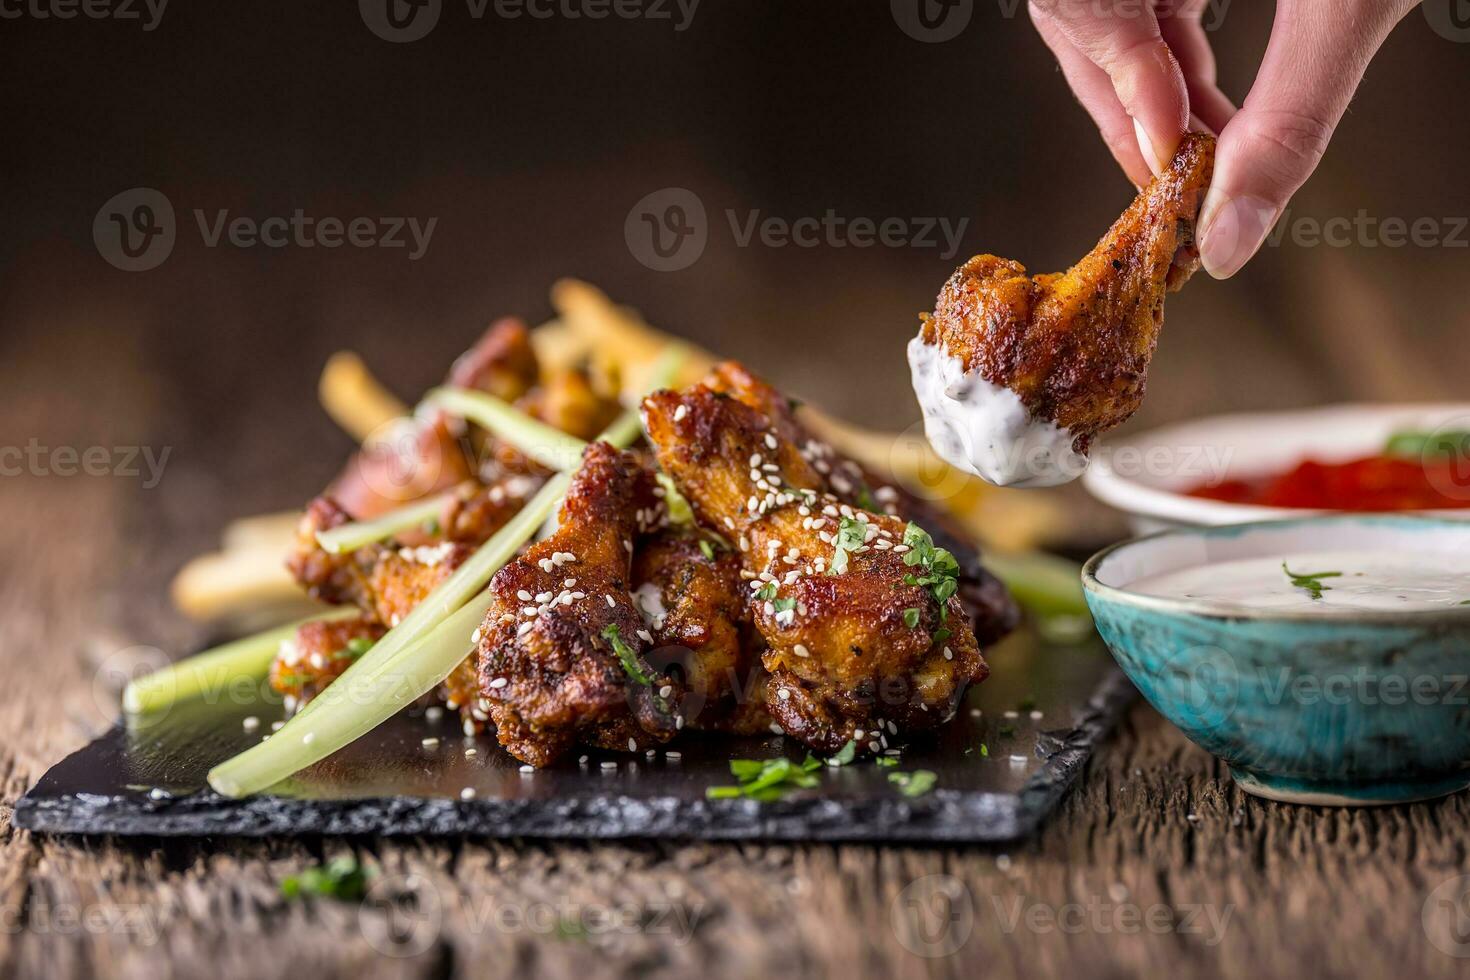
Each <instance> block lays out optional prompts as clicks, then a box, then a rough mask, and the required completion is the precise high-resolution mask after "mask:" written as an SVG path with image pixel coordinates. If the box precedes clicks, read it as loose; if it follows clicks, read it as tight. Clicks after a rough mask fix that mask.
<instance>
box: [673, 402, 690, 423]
mask: <svg viewBox="0 0 1470 980" xmlns="http://www.w3.org/2000/svg"><path fill="white" fill-rule="evenodd" d="M688 414H689V406H688V405H680V406H679V407H678V408H676V409H674V421H675V422H682V421H684V416H686V415H688Z"/></svg>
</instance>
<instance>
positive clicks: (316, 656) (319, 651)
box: [270, 616, 386, 707]
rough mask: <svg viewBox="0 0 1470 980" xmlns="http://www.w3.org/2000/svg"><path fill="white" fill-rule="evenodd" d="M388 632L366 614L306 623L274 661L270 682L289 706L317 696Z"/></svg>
mask: <svg viewBox="0 0 1470 980" xmlns="http://www.w3.org/2000/svg"><path fill="white" fill-rule="evenodd" d="M384 632H386V630H384V628H383V626H382V624H380V623H376V622H374V621H373V620H372V619H370V618H368V617H367V616H361V617H358V618H356V619H339V620H332V621H329V622H324V621H321V620H317V621H315V622H311V623H303V624H302V625H301V627H300V628H299V629H298V630H297V631H296V635H295V636H294V637H292V638H291V639H290V640H287V641H286V642H285V643H282V644H281V650H280V652H279V653H278V654H277V655H276V658H275V660H274V661H272V662H271V671H270V685H271V688H272V689H274V690H275V691H277V692H279V693H280V694H284V695H286V697H287V698H288V699H290V700H288V701H287V705H288V707H295V706H296V705H298V704H305V703H306V702H307V701H309V700H311V699H312V698H314V697H316V695H318V694H320V693H321V692H322V689H323V688H325V687H326V686H327V685H328V684H330V683H332V681H334V680H336V679H337V678H338V677H339V676H341V674H342V672H343V671H344V670H346V669H347V668H348V667H350V666H352V662H353V661H354V660H356V659H357V658H358V657H360V656H362V654H363V653H365V652H366V651H367V649H368V648H369V647H371V646H372V645H373V644H374V643H376V642H377V641H378V639H379V638H380V637H381V636H382V635H383V633H384Z"/></svg>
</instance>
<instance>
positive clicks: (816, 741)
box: [643, 385, 987, 752]
mask: <svg viewBox="0 0 1470 980" xmlns="http://www.w3.org/2000/svg"><path fill="white" fill-rule="evenodd" d="M643 413H644V425H645V430H646V431H647V433H648V435H649V438H650V440H651V441H652V442H653V444H654V446H655V448H656V450H657V453H658V459H659V463H660V465H661V466H662V467H663V469H664V471H665V472H666V473H668V474H669V475H670V476H671V477H672V478H673V480H674V481H675V483H677V484H678V486H679V489H680V490H681V492H682V493H683V494H684V496H685V497H687V498H688V499H689V502H690V504H691V506H692V507H693V508H694V510H695V512H696V514H697V516H698V517H699V519H700V521H701V522H702V523H704V524H706V525H708V526H710V527H715V528H721V529H723V533H725V534H726V536H727V537H730V538H732V539H734V540H735V541H736V542H737V544H738V550H739V553H740V556H741V561H742V571H743V574H744V576H745V577H747V578H748V579H750V582H749V587H750V589H751V591H752V595H753V599H754V602H753V604H752V618H753V621H754V623H755V626H756V628H757V629H758V630H759V631H760V633H761V634H762V636H763V637H764V638H765V640H766V643H767V646H768V649H767V651H766V652H765V654H764V655H763V657H762V660H763V663H764V664H765V666H766V668H767V670H768V671H769V672H770V674H771V680H770V682H769V683H768V685H767V691H768V695H767V699H766V703H767V707H768V709H769V710H770V712H771V714H772V716H773V717H774V718H775V719H776V721H777V723H778V724H779V725H780V726H781V728H782V729H783V730H784V731H785V732H786V733H787V734H788V735H791V736H793V737H795V738H798V739H800V740H801V741H803V742H805V743H806V744H808V745H810V746H812V747H813V748H817V749H819V750H824V751H836V750H837V749H840V748H841V747H842V746H843V745H844V744H845V743H846V742H847V741H849V740H855V741H857V742H858V743H859V745H860V747H861V748H862V749H864V750H865V751H873V752H876V751H881V750H882V749H884V748H886V747H887V746H888V740H889V736H890V735H896V734H898V733H899V732H900V731H905V732H907V731H908V730H913V729H924V728H931V727H933V726H934V725H937V724H939V723H940V722H942V721H944V720H946V719H948V718H949V717H950V716H951V715H952V714H953V711H954V708H955V706H956V705H957V703H958V700H959V697H960V696H961V694H962V693H963V692H964V689H965V687H966V685H968V684H970V683H974V682H977V681H980V680H982V679H983V678H984V677H985V675H986V673H987V668H986V665H985V662H984V660H983V659H982V658H981V656H980V651H979V647H978V645H977V644H976V642H975V636H974V633H973V631H972V630H971V628H970V625H969V623H968V622H966V620H965V616H964V611H963V609H962V608H961V606H960V604H959V602H958V600H957V599H956V598H955V597H954V590H955V583H954V579H953V569H952V568H949V567H945V568H943V569H941V568H938V567H934V566H932V565H926V564H911V561H914V560H915V559H906V558H905V555H906V554H907V553H908V552H909V551H911V550H914V548H915V545H914V543H913V536H912V535H911V534H909V533H908V530H907V527H906V525H905V523H904V522H903V521H901V520H899V519H897V518H895V517H891V516H888V515H884V514H875V513H872V512H869V511H866V510H864V509H862V508H857V507H853V506H851V505H850V504H846V503H843V502H842V501H840V500H838V498H837V497H836V496H834V495H833V494H830V493H827V492H825V491H823V490H822V489H821V487H822V479H821V476H820V474H819V473H818V472H817V470H816V469H814V467H813V465H812V464H811V463H810V462H808V460H807V459H806V458H805V457H804V456H803V455H802V453H801V451H800V448H799V447H798V446H797V445H796V444H794V443H793V442H792V441H791V438H790V436H791V433H790V432H789V431H783V426H782V425H781V423H780V421H779V420H775V421H773V420H772V419H771V418H769V417H768V416H767V415H765V414H764V413H762V412H760V411H757V410H756V409H754V408H752V407H751V406H750V405H747V404H745V403H744V402H742V401H740V400H738V399H736V398H734V397H731V396H729V395H728V394H725V393H723V392H718V391H715V390H712V389H711V388H709V387H706V386H703V385H699V386H695V387H694V388H692V389H690V390H689V391H686V392H683V393H676V392H672V391H661V392H656V393H655V394H653V395H651V396H649V397H648V398H647V399H646V400H645V401H644V404H643ZM925 537H926V538H927V536H925ZM929 547H930V555H929V557H930V558H931V559H932V558H933V557H934V555H933V549H932V543H931V545H930V546H929ZM949 561H950V562H953V559H952V558H950V559H949ZM931 577H932V579H933V581H932V582H931V581H927V580H928V579H930V578H931ZM921 579H924V580H925V581H921ZM946 580H947V581H948V582H949V583H950V584H949V585H947V586H943V585H939V584H938V583H939V582H940V581H946Z"/></svg>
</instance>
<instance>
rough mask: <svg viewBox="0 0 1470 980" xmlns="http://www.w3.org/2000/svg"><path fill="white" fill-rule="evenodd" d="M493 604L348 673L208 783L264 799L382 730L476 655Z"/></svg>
mask: <svg viewBox="0 0 1470 980" xmlns="http://www.w3.org/2000/svg"><path fill="white" fill-rule="evenodd" d="M494 601H495V597H494V594H493V593H491V592H490V590H488V589H487V590H485V591H484V592H482V593H480V594H479V595H478V596H476V597H475V598H474V599H472V600H470V601H469V602H468V603H466V604H465V605H464V607H463V608H461V609H460V610H459V611H458V612H456V613H454V615H452V616H450V617H449V618H448V619H445V620H444V621H443V622H441V623H440V624H439V625H438V626H437V627H435V628H434V629H433V630H432V631H431V632H430V633H429V634H428V635H427V636H425V637H424V638H423V639H421V640H419V641H418V642H417V643H415V644H413V645H412V646H411V647H410V648H408V649H406V650H404V651H403V654H402V656H399V657H396V658H395V659H394V660H393V661H392V662H391V663H389V664H387V665H386V666H385V667H384V668H383V669H381V670H378V671H376V672H374V673H372V674H370V675H368V676H365V677H358V678H356V679H355V680H353V681H350V682H349V681H347V680H346V675H343V677H342V678H339V679H338V680H337V681H335V682H334V683H332V684H331V685H329V686H328V687H327V689H326V690H325V691H323V692H322V693H321V694H319V695H317V697H316V698H315V699H314V700H313V701H312V702H311V703H313V704H316V703H318V702H320V703H321V704H322V707H321V709H320V710H318V711H316V712H314V713H312V714H311V715H310V716H309V717H308V716H305V715H297V716H296V717H295V718H293V719H292V720H291V721H289V722H287V723H286V724H285V725H284V726H283V727H282V728H281V730H280V731H278V732H276V733H275V734H274V735H272V736H271V737H270V739H269V740H268V741H262V742H260V743H259V744H257V745H255V746H254V747H252V748H250V749H247V750H246V751H244V752H242V753H241V754H239V755H237V756H235V757H234V758H233V759H230V760H229V761H227V762H224V763H222V764H221V765H218V766H215V767H214V769H212V770H210V773H209V785H210V786H212V787H214V789H215V791H216V792H218V793H220V794H222V795H224V796H229V797H235V798H238V797H241V796H249V795H250V794H252V793H259V792H260V791H261V790H264V789H268V788H270V787H271V786H274V785H275V784H276V783H278V782H280V781H281V780H283V779H286V778H288V777H289V776H291V775H293V774H295V773H297V772H300V771H301V770H302V769H305V768H306V767H307V766H310V765H312V764H313V763H316V762H319V761H321V760H322V759H325V758H326V757H327V756H329V755H331V754H332V753H333V752H336V751H337V750H338V749H341V748H343V747H344V746H346V745H350V744H351V743H352V742H355V741H356V740H357V739H359V738H361V737H362V736H363V735H366V734H367V733H368V732H370V731H372V730H373V729H374V728H377V727H378V726H379V725H381V724H382V723H383V722H385V721H387V720H388V719H389V718H391V717H393V716H394V715H395V714H397V713H398V712H399V711H401V710H402V709H403V708H405V707H407V706H408V705H410V704H412V703H413V702H414V701H416V700H418V699H419V698H420V697H422V696H423V695H425V694H428V693H429V692H430V691H432V690H433V689H434V688H435V687H437V686H438V685H439V684H441V683H443V681H444V678H446V677H448V676H449V674H450V673H451V672H452V671H453V670H454V668H455V667H457V666H458V665H459V664H460V662H461V661H463V660H464V658H465V657H467V656H469V655H470V653H471V651H472V650H473V648H474V644H473V643H472V642H471V640H470V636H471V634H472V633H473V632H474V630H475V627H476V626H477V625H478V624H479V622H480V620H481V619H482V618H483V617H484V616H485V613H486V611H487V610H489V608H490V606H491V604H493V603H494Z"/></svg>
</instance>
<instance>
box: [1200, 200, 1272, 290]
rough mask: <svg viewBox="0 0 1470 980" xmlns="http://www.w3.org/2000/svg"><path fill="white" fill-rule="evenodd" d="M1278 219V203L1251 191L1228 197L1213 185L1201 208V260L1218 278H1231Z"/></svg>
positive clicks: (1253, 253)
mask: <svg viewBox="0 0 1470 980" xmlns="http://www.w3.org/2000/svg"><path fill="white" fill-rule="evenodd" d="M1275 223H1276V208H1275V206H1274V205H1271V204H1269V203H1267V202H1266V201H1263V200H1261V199H1260V198H1258V197H1251V196H1250V195H1248V194H1242V195H1241V196H1239V197H1234V198H1231V199H1229V200H1224V195H1223V194H1219V193H1218V192H1217V191H1216V190H1215V188H1213V187H1212V188H1210V193H1209V194H1208V195H1206V197H1205V203H1204V206H1203V207H1202V208H1200V233H1199V259H1200V264H1201V265H1203V266H1204V267H1205V271H1206V272H1208V273H1209V274H1210V275H1212V276H1214V277H1215V278H1216V279H1229V278H1230V277H1231V276H1233V275H1235V274H1236V273H1237V272H1239V271H1240V268H1241V266H1243V265H1245V264H1246V262H1248V261H1250V257H1251V256H1252V255H1255V254H1256V252H1257V251H1258V250H1259V249H1260V247H1261V243H1262V242H1263V241H1265V240H1266V234H1267V232H1269V231H1270V230H1271V226H1272V225H1274V224H1275Z"/></svg>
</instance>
